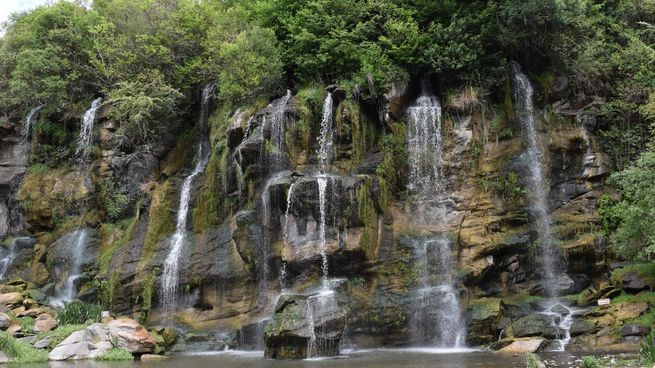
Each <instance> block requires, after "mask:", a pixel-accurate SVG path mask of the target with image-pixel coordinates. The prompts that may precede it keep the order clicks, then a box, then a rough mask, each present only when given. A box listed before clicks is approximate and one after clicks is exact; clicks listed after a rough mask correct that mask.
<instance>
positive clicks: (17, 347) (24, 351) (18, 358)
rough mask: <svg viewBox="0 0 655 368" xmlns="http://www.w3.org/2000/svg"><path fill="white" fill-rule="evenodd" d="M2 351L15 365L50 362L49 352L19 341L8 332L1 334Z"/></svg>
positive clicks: (0, 348) (0, 344)
mask: <svg viewBox="0 0 655 368" xmlns="http://www.w3.org/2000/svg"><path fill="white" fill-rule="evenodd" d="M0 351H2V352H3V353H5V354H7V356H8V357H9V358H10V362H13V363H42V362H47V361H48V352H47V351H45V350H39V349H35V348H33V347H32V345H30V344H28V343H26V342H23V341H19V340H17V339H16V338H14V337H13V336H11V335H9V334H8V333H6V332H0Z"/></svg>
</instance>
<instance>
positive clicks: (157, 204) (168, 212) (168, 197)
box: [139, 180, 175, 269]
mask: <svg viewBox="0 0 655 368" xmlns="http://www.w3.org/2000/svg"><path fill="white" fill-rule="evenodd" d="M174 195H175V190H174V187H173V183H172V181H171V180H167V181H165V182H163V183H161V184H160V185H158V186H157V187H155V189H154V190H153V191H152V194H151V199H150V208H149V210H148V227H147V230H146V235H145V239H144V241H143V249H142V251H141V262H140V266H143V265H144V264H147V262H148V261H149V260H150V257H151V256H152V254H153V253H154V251H155V247H156V245H157V243H158V242H159V241H160V240H161V239H162V238H164V236H166V235H168V234H171V233H172V232H173V231H174V230H175V219H174V216H173V211H174V210H175V208H174V200H173V197H174ZM141 268H142V267H139V269H141Z"/></svg>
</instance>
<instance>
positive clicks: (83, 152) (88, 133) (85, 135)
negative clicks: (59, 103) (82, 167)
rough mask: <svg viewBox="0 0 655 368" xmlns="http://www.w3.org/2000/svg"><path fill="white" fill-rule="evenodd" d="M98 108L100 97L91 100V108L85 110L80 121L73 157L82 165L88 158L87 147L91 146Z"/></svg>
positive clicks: (100, 101) (100, 104) (100, 103)
mask: <svg viewBox="0 0 655 368" xmlns="http://www.w3.org/2000/svg"><path fill="white" fill-rule="evenodd" d="M100 106H102V97H98V98H96V99H95V100H93V102H92V103H91V107H90V108H89V109H88V110H86V112H85V113H84V115H83V116H82V120H81V121H80V136H79V138H78V139H77V149H76V150H75V155H76V156H78V157H79V158H80V159H81V160H82V163H84V164H86V162H87V160H88V158H89V147H90V146H91V145H92V144H93V125H94V124H95V121H96V117H97V115H98V109H100Z"/></svg>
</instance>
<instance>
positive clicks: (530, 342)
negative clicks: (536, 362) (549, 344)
mask: <svg viewBox="0 0 655 368" xmlns="http://www.w3.org/2000/svg"><path fill="white" fill-rule="evenodd" d="M545 341H546V340H545V339H543V338H532V339H522V340H516V341H514V342H512V343H511V344H509V345H507V346H505V347H504V348H502V349H500V350H499V351H500V352H503V353H512V354H523V353H536V352H537V351H539V349H540V348H541V346H542V345H543V344H544V342H545Z"/></svg>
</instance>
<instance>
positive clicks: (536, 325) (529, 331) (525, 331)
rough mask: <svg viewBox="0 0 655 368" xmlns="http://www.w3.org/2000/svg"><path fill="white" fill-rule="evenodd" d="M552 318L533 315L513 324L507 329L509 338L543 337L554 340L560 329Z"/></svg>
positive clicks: (543, 315) (506, 332)
mask: <svg viewBox="0 0 655 368" xmlns="http://www.w3.org/2000/svg"><path fill="white" fill-rule="evenodd" d="M552 318H553V317H552V316H549V315H545V314H531V315H527V316H525V317H521V318H519V319H517V320H516V321H514V322H512V323H511V324H510V325H509V326H507V328H506V329H505V334H506V335H507V336H509V337H532V336H542V337H545V338H547V339H553V338H556V337H557V336H558V333H559V331H558V329H557V327H555V326H554V323H553V320H552Z"/></svg>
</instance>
